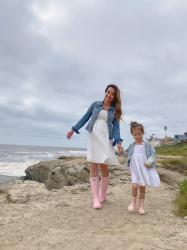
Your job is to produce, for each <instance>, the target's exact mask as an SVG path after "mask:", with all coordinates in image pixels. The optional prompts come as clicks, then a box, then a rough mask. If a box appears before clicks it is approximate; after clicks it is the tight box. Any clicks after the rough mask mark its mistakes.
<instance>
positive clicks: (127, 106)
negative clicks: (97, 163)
mask: <svg viewBox="0 0 187 250" xmlns="http://www.w3.org/2000/svg"><path fill="white" fill-rule="evenodd" d="M186 14H187V3H186V1H175V0H173V1H169V0H164V1H163V0H162V1H161V0H157V1H154V2H153V1H148V0H147V1H146V0H145V1H141V2H140V1H118V2H117V3H116V2H115V3H114V1H108V0H107V1H106V0H102V1H99V0H94V1H84V0H79V1H73V0H71V1H67V0H66V1H59V0H53V1H49V0H46V1H42V0H41V1H34V0H32V1H21V0H14V1H10V0H8V1H5V0H3V1H1V3H0V30H1V37H0V56H1V59H0V119H1V125H0V134H1V143H17V144H34V145H57V146H83V147H85V146H86V132H85V130H84V129H82V130H81V136H75V137H74V138H73V139H72V140H71V141H70V142H67V141H66V139H65V135H66V132H67V130H68V129H69V128H70V127H71V126H72V125H73V124H74V123H75V122H76V121H77V120H78V119H79V118H80V116H81V115H82V114H83V113H84V112H85V111H86V109H87V107H88V106H89V105H90V103H91V102H92V101H94V100H101V99H102V98H103V95H104V89H105V87H106V85H107V84H108V83H109V82H116V83H117V84H118V85H119V87H120V89H121V92H122V94H123V97H124V121H125V122H124V123H122V125H121V127H122V132H121V133H122V136H123V137H124V138H125V145H127V144H128V143H129V141H130V140H131V136H130V135H129V127H128V125H129V123H130V121H131V120H138V121H141V122H142V123H144V124H145V128H146V136H149V135H150V134H152V133H155V134H156V135H157V136H163V135H164V130H163V127H164V125H167V126H168V134H169V135H171V136H173V135H174V134H175V133H183V132H184V131H186V121H187V115H186V113H185V110H186V109H187V101H186V95H187V86H186V82H187V73H186V67H187V53H186V51H187V45H186V44H187V43H186V40H187V33H186V30H185V23H186V22H187V15H186Z"/></svg>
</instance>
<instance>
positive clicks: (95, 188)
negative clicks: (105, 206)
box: [90, 163, 101, 209]
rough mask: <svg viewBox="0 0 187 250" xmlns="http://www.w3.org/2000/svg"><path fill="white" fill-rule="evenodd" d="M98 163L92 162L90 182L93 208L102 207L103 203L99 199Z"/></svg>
mask: <svg viewBox="0 0 187 250" xmlns="http://www.w3.org/2000/svg"><path fill="white" fill-rule="evenodd" d="M97 168H98V164H97V163H91V166H90V184H91V191H92V196H93V208H95V209H100V208H101V203H100V200H99V178H98V169H97Z"/></svg>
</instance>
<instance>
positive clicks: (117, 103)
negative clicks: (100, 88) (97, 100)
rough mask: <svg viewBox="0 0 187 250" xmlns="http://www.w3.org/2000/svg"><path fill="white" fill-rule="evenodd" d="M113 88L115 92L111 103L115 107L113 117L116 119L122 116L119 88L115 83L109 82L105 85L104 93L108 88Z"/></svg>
mask: <svg viewBox="0 0 187 250" xmlns="http://www.w3.org/2000/svg"><path fill="white" fill-rule="evenodd" d="M110 87H111V88H113V89H114V90H115V94H114V100H113V103H112V105H113V106H114V107H115V110H116V112H115V117H116V119H118V120H120V119H121V116H122V107H121V106H122V105H121V95H120V90H119V88H118V86H117V85H115V84H109V85H107V87H106V89H105V93H106V92H107V90H108V88H110Z"/></svg>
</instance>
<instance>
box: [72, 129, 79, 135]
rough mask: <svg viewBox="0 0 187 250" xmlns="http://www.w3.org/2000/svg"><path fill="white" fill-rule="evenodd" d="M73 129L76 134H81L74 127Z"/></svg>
mask: <svg viewBox="0 0 187 250" xmlns="http://www.w3.org/2000/svg"><path fill="white" fill-rule="evenodd" d="M72 129H73V131H74V132H75V133H76V134H80V132H79V131H78V130H77V129H76V128H75V127H72Z"/></svg>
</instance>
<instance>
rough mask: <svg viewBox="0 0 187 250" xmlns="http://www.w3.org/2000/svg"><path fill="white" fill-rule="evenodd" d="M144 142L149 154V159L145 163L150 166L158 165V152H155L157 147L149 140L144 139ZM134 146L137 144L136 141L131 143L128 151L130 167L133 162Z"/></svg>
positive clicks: (146, 152)
mask: <svg viewBox="0 0 187 250" xmlns="http://www.w3.org/2000/svg"><path fill="white" fill-rule="evenodd" d="M143 143H144V146H145V154H146V156H147V161H146V162H145V163H147V164H148V165H149V166H150V167H156V152H155V149H154V148H153V146H152V145H151V144H150V143H149V142H146V141H144V142H143ZM134 146H135V142H133V143H132V144H130V146H129V147H128V150H127V151H128V153H127V157H128V167H130V162H131V159H132V155H133V151H134Z"/></svg>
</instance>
